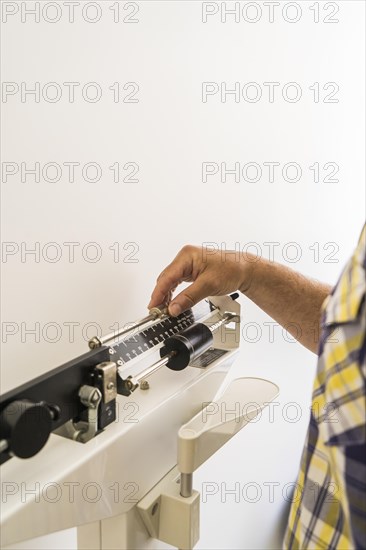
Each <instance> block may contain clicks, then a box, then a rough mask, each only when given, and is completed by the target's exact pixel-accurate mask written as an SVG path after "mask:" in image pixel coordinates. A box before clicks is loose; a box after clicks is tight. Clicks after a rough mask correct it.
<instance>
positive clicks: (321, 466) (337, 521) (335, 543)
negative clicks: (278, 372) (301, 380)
mask: <svg viewBox="0 0 366 550" xmlns="http://www.w3.org/2000/svg"><path fill="white" fill-rule="evenodd" d="M365 248H366V226H365V227H364V228H363V231H362V233H361V237H360V240H359V243H358V246H357V249H356V251H355V253H354V254H353V256H352V258H351V259H350V260H349V262H348V264H347V265H346V267H345V269H344V271H343V273H342V275H341V277H340V279H339V281H338V283H337V285H336V286H335V288H334V289H333V292H332V293H331V295H330V296H328V298H327V299H326V301H325V302H324V304H323V316H322V331H321V338H320V346H319V358H318V366H317V374H316V379H315V382H314V387H313V397H312V412H311V419H310V425H309V430H308V434H307V441H306V444H305V447H304V451H303V456H302V460H301V469H300V474H299V478H298V484H299V487H300V488H301V498H300V499H298V500H297V502H296V503H295V502H294V503H293V505H292V508H291V511H290V517H289V524H288V528H287V532H286V535H285V539H284V547H285V548H291V549H300V548H301V549H306V548H309V549H310V548H313V549H318V548H319V549H322V548H324V549H331V550H333V549H343V550H350V549H352V548H357V549H362V548H366V428H365V418H366V410H365V381H366V365H365V351H366V345H365V334H366V310H365V290H366V282H365V273H366V254H365Z"/></svg>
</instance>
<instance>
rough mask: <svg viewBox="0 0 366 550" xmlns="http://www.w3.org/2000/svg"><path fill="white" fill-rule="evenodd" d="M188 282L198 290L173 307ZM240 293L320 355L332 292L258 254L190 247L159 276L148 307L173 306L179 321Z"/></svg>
mask: <svg viewBox="0 0 366 550" xmlns="http://www.w3.org/2000/svg"><path fill="white" fill-rule="evenodd" d="M183 281H185V282H192V284H191V285H190V286H189V287H187V288H186V289H185V290H183V291H182V292H181V293H180V294H178V296H176V297H175V298H174V299H173V300H172V301H171V302H170V300H171V298H172V295H173V292H174V291H175V289H176V288H177V286H178V285H179V284H180V283H182V282H183ZM235 290H239V291H240V292H242V293H244V294H245V295H246V296H247V297H248V298H250V299H251V300H252V301H253V302H254V303H255V304H257V305H258V306H259V307H260V308H261V309H263V311H265V312H266V313H267V314H268V315H269V316H270V317H272V318H273V319H274V320H275V321H277V322H278V323H279V324H280V325H281V326H282V327H284V328H285V330H286V331H288V332H289V333H290V334H292V335H293V336H294V337H295V338H296V339H297V340H298V341H299V342H301V343H302V344H303V345H304V346H305V347H307V348H308V349H310V350H311V351H314V352H316V351H317V349H318V343H319V323H320V316H321V305H322V303H323V301H324V299H325V298H326V296H328V294H329V293H330V291H331V287H330V286H329V285H325V284H322V283H319V282H318V281H314V280H312V279H309V278H307V277H304V276H303V275H301V274H300V273H296V271H293V270H292V269H289V268H288V267H286V266H283V265H281V264H277V263H275V262H270V261H268V260H266V259H264V258H259V257H258V256H255V255H253V254H249V253H245V254H238V253H236V252H226V251H222V252H221V251H218V250H210V249H206V248H200V247H196V246H185V247H184V248H182V250H181V251H180V252H179V254H178V255H177V256H176V258H175V259H174V260H173V262H172V263H171V264H170V265H168V267H167V268H166V269H164V271H163V272H162V273H161V274H160V275H159V277H158V280H157V283H156V287H155V289H154V291H153V293H152V295H151V300H150V304H149V306H148V307H149V308H152V307H154V306H157V305H159V304H162V303H168V304H169V313H170V315H173V316H177V315H179V314H180V313H181V312H182V311H185V310H186V309H189V308H191V307H192V306H194V305H195V304H196V303H197V302H199V301H200V300H203V299H204V298H206V297H207V296H220V295H223V294H229V293H231V292H233V291H235ZM169 302H170V303H169Z"/></svg>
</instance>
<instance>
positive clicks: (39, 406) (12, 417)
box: [0, 399, 53, 458]
mask: <svg viewBox="0 0 366 550" xmlns="http://www.w3.org/2000/svg"><path fill="white" fill-rule="evenodd" d="M52 419H53V416H52V412H51V410H50V409H49V407H48V406H47V404H46V403H42V402H41V403H33V402H32V401H28V400H27V399H22V400H19V401H13V402H12V403H9V405H7V406H6V407H5V408H4V409H3V410H2V412H1V414H0V427H1V439H5V440H7V442H8V448H7V452H9V453H11V454H13V455H15V456H17V457H19V458H30V457H31V456H34V455H35V454H37V453H38V451H40V450H41V449H42V447H44V445H45V444H46V443H47V440H48V438H49V436H50V433H51V431H52Z"/></svg>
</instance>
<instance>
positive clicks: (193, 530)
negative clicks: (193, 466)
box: [137, 467, 200, 550]
mask: <svg viewBox="0 0 366 550" xmlns="http://www.w3.org/2000/svg"><path fill="white" fill-rule="evenodd" d="M179 478H180V475H179V472H178V469H177V468H176V467H175V468H173V469H172V470H170V472H169V473H168V474H167V475H166V476H165V477H164V478H163V479H162V480H161V481H160V482H159V483H158V484H157V485H155V487H154V488H153V489H152V490H151V491H150V492H149V493H148V494H147V495H146V496H145V497H144V498H143V499H142V500H140V502H139V503H138V504H137V509H138V511H139V513H140V516H141V518H142V521H143V522H144V525H145V527H146V529H147V531H148V533H149V535H150V536H151V537H153V538H155V539H158V540H161V541H162V542H165V543H166V544H171V545H172V546H175V547H176V548H180V549H181V550H191V549H192V548H193V547H194V546H195V544H196V543H197V542H198V539H199V524H200V520H199V508H200V494H199V493H198V492H197V491H192V495H191V496H190V497H188V498H184V497H182V496H181V495H180V494H179V490H180V486H179Z"/></svg>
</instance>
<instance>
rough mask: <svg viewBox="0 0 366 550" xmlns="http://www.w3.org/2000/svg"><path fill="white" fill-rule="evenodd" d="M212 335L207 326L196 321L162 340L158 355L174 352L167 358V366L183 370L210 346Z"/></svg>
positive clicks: (163, 355) (162, 355)
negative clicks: (162, 343)
mask: <svg viewBox="0 0 366 550" xmlns="http://www.w3.org/2000/svg"><path fill="white" fill-rule="evenodd" d="M212 342H213V336H212V332H211V330H210V329H209V327H208V326H206V325H204V324H203V323H196V324H195V325H192V326H191V327H189V328H187V329H186V330H183V331H182V332H180V333H179V334H176V335H175V336H171V337H170V338H168V339H167V340H165V342H164V346H163V347H162V348H161V349H160V357H165V356H166V355H168V353H171V352H175V354H174V355H173V356H172V357H171V358H170V359H169V361H168V363H167V365H166V366H167V367H169V368H170V369H172V370H183V369H185V368H186V367H187V366H188V365H189V362H190V361H192V360H193V359H195V357H198V356H199V355H201V353H203V352H204V351H206V350H208V349H209V348H210V347H211V346H212Z"/></svg>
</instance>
